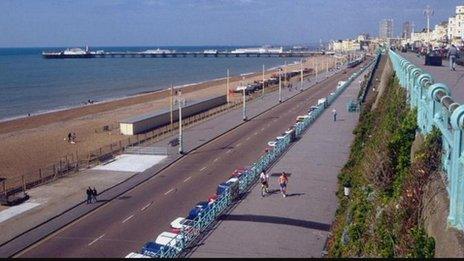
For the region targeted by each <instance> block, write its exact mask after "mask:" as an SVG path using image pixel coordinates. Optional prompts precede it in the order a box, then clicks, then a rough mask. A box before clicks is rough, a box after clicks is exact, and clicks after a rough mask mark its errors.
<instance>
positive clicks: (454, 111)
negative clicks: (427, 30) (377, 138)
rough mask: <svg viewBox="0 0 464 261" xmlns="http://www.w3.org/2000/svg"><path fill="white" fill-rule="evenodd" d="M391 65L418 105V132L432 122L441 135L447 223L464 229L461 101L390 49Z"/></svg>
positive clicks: (429, 127)
mask: <svg viewBox="0 0 464 261" xmlns="http://www.w3.org/2000/svg"><path fill="white" fill-rule="evenodd" d="M389 56H390V60H391V62H392V64H393V69H394V71H395V72H396V76H397V77H398V79H399V82H400V85H401V86H402V87H403V88H405V89H406V90H407V94H408V99H407V100H408V103H409V105H410V106H411V108H416V109H417V125H418V128H419V132H420V133H421V134H428V133H430V132H431V131H432V129H433V127H434V126H435V127H436V128H438V129H439V130H440V132H441V135H442V140H443V142H442V160H441V163H442V166H441V168H442V170H443V172H444V173H445V183H446V186H447V190H448V195H449V200H450V202H449V215H448V224H449V225H451V226H453V227H455V228H458V229H461V230H462V229H464V182H463V180H462V175H464V132H463V131H464V105H460V104H459V103H457V102H456V101H454V99H453V98H452V97H451V91H450V90H449V88H448V87H447V86H446V85H445V84H443V83H435V80H434V79H433V77H432V76H431V75H430V74H428V73H426V72H425V71H423V70H422V69H421V68H419V67H418V66H416V65H414V64H413V63H411V62H409V61H408V60H406V59H404V58H403V57H401V56H400V55H398V54H397V53H395V52H394V51H392V50H389Z"/></svg>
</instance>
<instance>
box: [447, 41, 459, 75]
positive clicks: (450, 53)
mask: <svg viewBox="0 0 464 261" xmlns="http://www.w3.org/2000/svg"><path fill="white" fill-rule="evenodd" d="M457 56H458V49H457V48H456V46H454V44H452V45H451V46H450V48H449V50H448V57H449V68H450V71H456V68H454V63H455V62H456V57H457Z"/></svg>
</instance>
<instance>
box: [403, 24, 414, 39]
mask: <svg viewBox="0 0 464 261" xmlns="http://www.w3.org/2000/svg"><path fill="white" fill-rule="evenodd" d="M412 26H413V25H412V23H411V22H409V21H406V22H404V23H403V33H402V37H403V38H404V39H410V38H411V34H412V30H413V29H412Z"/></svg>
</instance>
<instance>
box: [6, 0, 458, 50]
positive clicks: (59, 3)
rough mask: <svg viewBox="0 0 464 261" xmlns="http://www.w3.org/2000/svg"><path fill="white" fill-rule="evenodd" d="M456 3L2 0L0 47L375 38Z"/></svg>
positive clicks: (443, 15) (421, 23)
mask: <svg viewBox="0 0 464 261" xmlns="http://www.w3.org/2000/svg"><path fill="white" fill-rule="evenodd" d="M463 3H464V1H457V0H0V14H1V15H0V47H31V46H40V47H45V46H83V45H85V44H87V45H89V46H162V45H261V44H298V43H314V42H318V41H319V39H322V41H328V40H331V39H343V38H348V37H352V36H354V35H356V34H359V33H361V32H368V33H370V34H371V35H377V34H378V24H379V21H380V20H381V19H383V18H393V19H394V26H395V35H396V34H399V33H400V32H401V26H402V23H403V22H404V21H405V20H411V21H414V23H415V24H416V29H419V28H422V27H425V18H424V16H423V9H424V8H425V6H426V5H427V4H430V5H431V6H432V8H433V9H434V10H435V15H434V16H433V17H432V20H431V22H432V25H434V24H436V23H438V22H440V21H441V20H447V18H448V17H449V16H451V15H453V14H454V10H455V6H456V5H459V4H463Z"/></svg>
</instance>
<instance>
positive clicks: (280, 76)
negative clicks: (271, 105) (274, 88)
mask: <svg viewBox="0 0 464 261" xmlns="http://www.w3.org/2000/svg"><path fill="white" fill-rule="evenodd" d="M279 102H282V68H279Z"/></svg>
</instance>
